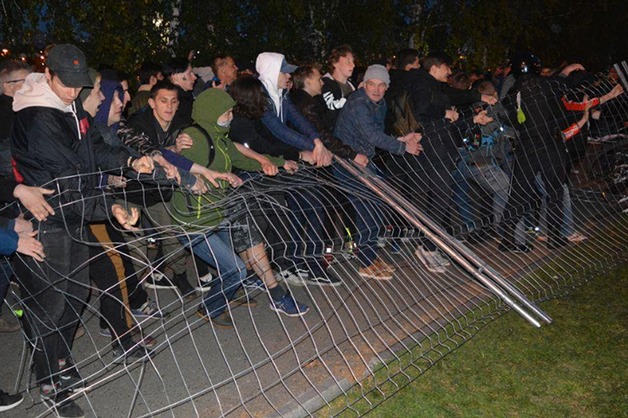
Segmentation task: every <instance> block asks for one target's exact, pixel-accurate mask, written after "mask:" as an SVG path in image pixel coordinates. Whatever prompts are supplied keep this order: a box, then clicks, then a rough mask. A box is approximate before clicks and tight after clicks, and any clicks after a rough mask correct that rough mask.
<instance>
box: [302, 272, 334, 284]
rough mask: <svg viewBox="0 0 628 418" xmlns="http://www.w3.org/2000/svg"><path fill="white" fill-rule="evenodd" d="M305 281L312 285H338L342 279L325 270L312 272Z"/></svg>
mask: <svg viewBox="0 0 628 418" xmlns="http://www.w3.org/2000/svg"><path fill="white" fill-rule="evenodd" d="M305 282H306V283H307V284H309V285H313V286H340V285H341V284H342V280H340V279H339V278H338V277H337V276H336V275H334V274H329V273H327V272H325V273H319V274H317V273H312V274H310V277H308V278H307V279H306V280H305Z"/></svg>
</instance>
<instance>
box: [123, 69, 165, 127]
mask: <svg viewBox="0 0 628 418" xmlns="http://www.w3.org/2000/svg"><path fill="white" fill-rule="evenodd" d="M137 79H138V81H139V82H140V86H139V87H138V89H137V94H136V95H135V97H134V98H133V99H132V100H131V107H130V108H129V116H130V115H132V114H133V113H135V112H137V111H139V110H141V109H146V106H147V105H148V98H149V96H150V89H151V88H153V86H154V85H155V83H157V82H158V81H160V80H163V79H164V76H163V74H162V73H161V66H159V65H158V64H155V63H153V62H144V63H142V65H141V66H140V68H139V69H138V70H137Z"/></svg>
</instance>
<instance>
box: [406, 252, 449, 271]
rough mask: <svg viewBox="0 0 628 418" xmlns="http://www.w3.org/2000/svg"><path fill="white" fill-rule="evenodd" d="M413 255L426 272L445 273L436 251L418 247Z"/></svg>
mask: <svg viewBox="0 0 628 418" xmlns="http://www.w3.org/2000/svg"><path fill="white" fill-rule="evenodd" d="M414 254H415V255H416V256H417V258H418V259H419V261H421V263H423V265H424V266H425V268H426V269H427V270H428V271H431V272H432V273H444V272H445V271H446V269H445V266H444V265H443V264H442V263H441V262H440V261H439V258H438V250H436V251H427V250H425V249H424V248H423V247H421V246H420V247H418V248H417V249H416V251H415V252H414Z"/></svg>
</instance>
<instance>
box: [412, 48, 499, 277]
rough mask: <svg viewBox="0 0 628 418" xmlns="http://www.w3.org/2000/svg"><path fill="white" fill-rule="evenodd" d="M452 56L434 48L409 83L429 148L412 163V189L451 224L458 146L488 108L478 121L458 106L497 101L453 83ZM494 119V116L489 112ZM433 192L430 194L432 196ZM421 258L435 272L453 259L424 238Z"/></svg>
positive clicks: (424, 142)
mask: <svg viewBox="0 0 628 418" xmlns="http://www.w3.org/2000/svg"><path fill="white" fill-rule="evenodd" d="M451 64H452V60H451V58H450V57H449V56H447V55H445V54H442V53H432V54H430V55H428V56H427V57H426V58H425V60H424V61H423V64H422V68H420V69H417V70H410V71H409V72H408V74H407V76H406V80H405V89H406V91H407V92H408V94H409V101H410V106H411V108H412V112H413V115H414V118H415V119H416V121H417V122H419V123H420V124H421V125H422V127H423V130H424V136H423V140H422V142H421V144H422V145H423V150H424V153H423V154H422V155H421V156H420V157H419V158H416V159H414V160H410V161H409V163H410V164H411V165H413V169H412V170H410V171H409V172H408V187H410V189H411V190H413V193H411V194H410V195H411V196H412V197H413V198H414V200H415V201H416V202H417V204H419V205H420V206H422V207H423V208H425V209H426V210H427V212H428V214H430V215H431V217H432V218H433V220H434V221H435V222H436V223H437V224H438V225H440V226H441V227H442V228H445V227H446V226H447V225H446V224H447V221H446V220H447V217H448V215H449V209H450V207H451V203H452V199H451V187H452V181H453V180H452V175H451V173H452V171H453V169H454V167H455V161H456V160H457V159H458V146H461V145H462V135H461V132H464V131H465V130H466V129H468V128H469V127H470V126H471V125H473V124H474V123H478V122H480V123H487V122H488V119H487V117H486V112H483V113H481V114H478V115H475V116H474V117H473V121H471V120H470V118H469V120H460V121H459V120H458V119H459V117H460V114H459V113H458V112H457V111H456V108H455V107H454V106H459V105H465V104H468V105H470V104H472V103H475V102H479V101H480V100H482V101H484V102H487V103H490V104H494V103H496V101H497V100H496V98H495V97H493V96H488V95H482V94H480V93H479V92H477V91H474V90H458V89H454V88H452V87H450V86H448V85H447V79H448V77H449V76H450V75H451V67H450V66H451ZM489 119H490V118H489ZM426 194H427V196H426ZM416 255H417V257H418V258H419V260H420V261H421V262H422V263H423V264H424V265H425V267H426V269H427V270H429V271H431V272H433V273H444V272H445V267H446V266H447V265H449V264H450V263H449V261H448V260H447V259H446V258H445V257H444V256H443V255H442V254H441V253H440V252H439V251H438V249H437V248H436V245H434V243H433V242H431V241H430V240H427V239H424V240H423V242H422V245H419V247H418V248H417V251H416Z"/></svg>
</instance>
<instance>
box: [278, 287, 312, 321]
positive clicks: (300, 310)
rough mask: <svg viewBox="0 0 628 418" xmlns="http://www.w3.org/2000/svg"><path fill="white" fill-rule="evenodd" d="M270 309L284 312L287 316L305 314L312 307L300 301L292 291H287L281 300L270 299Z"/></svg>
mask: <svg viewBox="0 0 628 418" xmlns="http://www.w3.org/2000/svg"><path fill="white" fill-rule="evenodd" d="M270 309H271V310H273V311H275V312H279V313H282V314H284V315H287V316H292V317H296V316H303V315H305V314H306V313H307V312H308V311H309V310H310V308H309V307H308V306H307V305H304V304H302V303H299V302H298V301H297V300H296V299H295V298H293V297H292V295H291V294H290V293H286V294H285V295H284V297H282V298H281V299H279V300H273V299H272V298H271V299H270Z"/></svg>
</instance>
